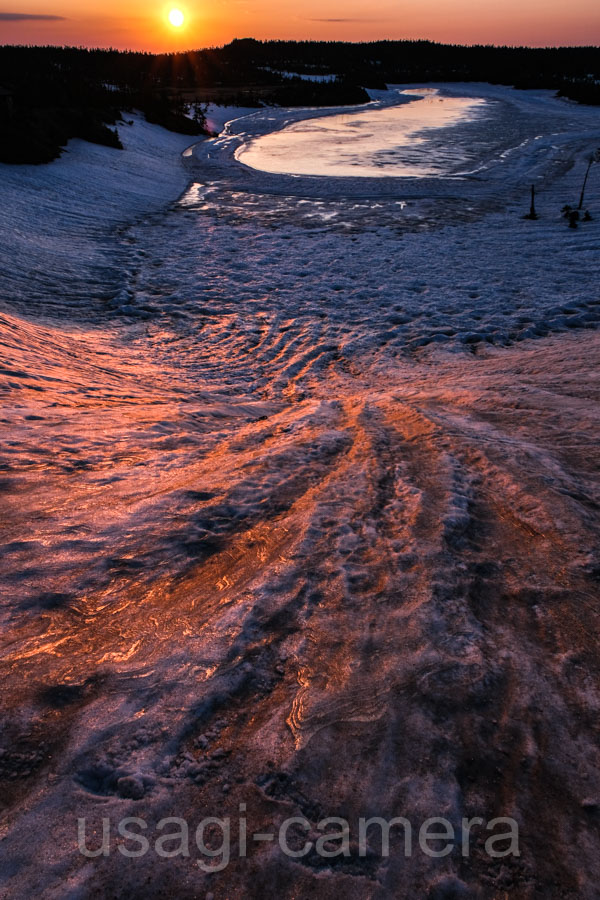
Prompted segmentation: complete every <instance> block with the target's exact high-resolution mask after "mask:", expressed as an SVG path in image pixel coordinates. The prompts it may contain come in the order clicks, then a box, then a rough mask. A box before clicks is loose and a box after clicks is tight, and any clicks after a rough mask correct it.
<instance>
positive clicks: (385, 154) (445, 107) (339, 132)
mask: <svg viewBox="0 0 600 900" xmlns="http://www.w3.org/2000/svg"><path fill="white" fill-rule="evenodd" d="M410 95H411V91H403V92H402V93H401V94H400V95H399V97H400V99H407V98H410ZM485 111H486V101H485V100H483V99H478V98H461V97H447V96H441V95H440V94H439V93H438V91H436V90H435V89H424V90H423V91H421V92H419V93H418V94H416V95H415V96H414V99H412V102H411V103H405V104H400V105H398V106H382V107H379V108H377V109H367V110H365V111H364V112H361V113H356V112H355V113H342V114H340V115H337V116H327V117H326V118H318V119H313V120H308V121H300V122H296V123H294V124H292V125H288V126H287V127H286V128H284V129H282V130H281V131H276V132H273V133H270V134H267V135H265V136H263V137H260V138H257V139H256V140H253V141H250V142H248V143H246V144H242V146H241V147H240V149H239V150H238V152H237V153H236V158H237V159H238V160H239V161H240V162H242V163H244V164H245V165H247V166H252V167H253V168H255V169H260V170H261V171H265V172H273V173H278V174H295V175H324V176H332V175H333V176H340V175H341V176H349V177H357V176H361V177H378V178H381V177H385V176H392V177H404V178H406V177H409V176H413V177H419V176H420V177H423V176H425V175H443V174H459V172H460V171H461V169H463V168H464V167H465V166H466V165H467V164H468V160H469V147H470V145H471V144H472V135H469V134H468V133H467V134H465V129H464V127H463V130H462V132H461V136H460V137H459V136H458V135H457V134H456V133H455V131H454V129H453V128H452V126H456V125H459V124H462V125H463V126H464V125H465V124H466V123H470V122H474V121H477V120H480V119H481V117H482V116H484V115H485ZM436 138H437V140H436ZM461 138H462V139H461Z"/></svg>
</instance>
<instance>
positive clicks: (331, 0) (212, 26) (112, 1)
mask: <svg viewBox="0 0 600 900" xmlns="http://www.w3.org/2000/svg"><path fill="white" fill-rule="evenodd" d="M173 7H178V8H180V9H181V10H182V11H183V12H184V13H185V14H186V24H185V26H184V27H183V28H181V29H175V28H173V27H172V26H170V25H169V23H168V18H167V17H168V13H169V10H170V9H172V8H173ZM44 16H46V17H52V16H54V17H60V18H57V19H44V18H42V17H44ZM235 37H256V38H289V39H294V38H297V39H303V38H304V39H306V38H317V39H327V40H351V41H357V40H375V39H378V38H390V39H401V38H430V39H431V40H436V41H449V42H453V43H494V44H529V45H533V46H544V45H557V44H596V45H597V44H600V3H599V2H598V0H571V2H569V3H566V2H565V0H505V2H503V3H494V4H491V3H486V2H485V0H484V2H482V0H401V2H398V0H370V2H368V3H367V2H366V0H303V2H302V3H298V2H293V3H292V2H286V0H284V2H280V0H181V2H179V0H173V2H169V0H167V2H164V0H157V2H154V3H153V2H152V0H85V3H82V2H79V0H0V44H4V43H28V44H42V43H43V44H46V43H48V44H50V43H51V44H77V45H79V44H84V45H88V46H103V47H106V46H113V47H119V48H128V47H131V48H135V49H145V50H154V51H163V50H184V49H190V48H195V47H206V46H214V45H218V44H223V43H226V42H228V41H230V40H231V39H232V38H235Z"/></svg>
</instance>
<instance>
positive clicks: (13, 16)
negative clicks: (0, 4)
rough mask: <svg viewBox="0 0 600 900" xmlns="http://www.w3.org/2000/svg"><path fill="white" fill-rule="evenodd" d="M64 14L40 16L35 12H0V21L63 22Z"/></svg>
mask: <svg viewBox="0 0 600 900" xmlns="http://www.w3.org/2000/svg"><path fill="white" fill-rule="evenodd" d="M64 21H65V17H64V16H42V15H38V14H37V13H11V12H0V22H64Z"/></svg>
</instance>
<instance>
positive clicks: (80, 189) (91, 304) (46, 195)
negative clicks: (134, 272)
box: [0, 116, 192, 317]
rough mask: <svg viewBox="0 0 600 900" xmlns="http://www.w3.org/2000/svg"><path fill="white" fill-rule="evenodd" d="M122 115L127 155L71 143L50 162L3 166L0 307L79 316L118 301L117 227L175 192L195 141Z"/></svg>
mask: <svg viewBox="0 0 600 900" xmlns="http://www.w3.org/2000/svg"><path fill="white" fill-rule="evenodd" d="M127 121H128V122H131V123H132V124H131V125H129V124H124V125H121V126H120V127H119V134H120V137H121V139H122V142H123V144H124V147H125V150H124V151H119V150H113V149H110V148H108V147H100V146H98V145H95V144H89V143H86V142H85V141H79V140H74V141H71V142H70V143H69V145H68V147H67V148H66V150H65V152H64V153H63V155H62V157H61V158H60V159H59V160H57V161H55V162H53V163H50V164H49V165H43V166H7V165H2V164H0V201H1V202H0V245H1V246H2V255H1V257H0V303H2V304H4V305H6V304H7V303H8V304H9V305H10V308H11V309H15V308H16V309H20V310H23V311H26V312H28V313H31V314H34V315H51V314H53V313H54V314H57V315H65V314H67V310H68V315H69V316H72V317H80V316H82V315H83V316H86V315H99V314H101V312H102V311H103V310H104V309H106V308H110V307H111V301H113V303H112V305H114V298H117V300H116V303H117V305H118V304H119V303H120V302H121V299H122V298H121V299H119V291H120V288H121V286H122V284H123V271H124V268H125V267H126V265H127V260H126V259H125V258H124V255H123V253H122V250H123V247H122V245H121V243H120V242H119V241H118V240H116V239H115V233H116V230H117V228H118V227H119V226H122V225H124V224H127V223H129V222H132V221H135V220H136V219H138V218H139V217H140V216H144V215H147V214H148V213H150V212H152V211H157V210H160V209H162V208H163V207H164V206H165V204H168V203H169V202H171V201H173V200H175V199H176V198H177V196H178V194H179V193H180V192H181V191H182V190H183V189H184V187H185V186H186V184H187V181H188V176H187V175H186V172H185V169H184V167H183V165H182V164H181V163H180V162H179V157H180V155H181V152H182V151H183V150H184V148H185V147H187V146H189V144H190V143H191V141H192V139H191V138H190V137H189V136H183V135H176V134H173V133H171V132H168V131H165V130H164V129H162V128H159V127H157V126H155V125H149V124H148V123H147V122H145V120H144V119H143V118H142V117H140V116H134V117H133V118H130V117H128V118H127Z"/></svg>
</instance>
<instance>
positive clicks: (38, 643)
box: [0, 85, 600, 900]
mask: <svg viewBox="0 0 600 900" xmlns="http://www.w3.org/2000/svg"><path fill="white" fill-rule="evenodd" d="M447 90H448V91H456V92H457V93H459V94H462V95H464V96H481V97H485V98H486V99H487V100H488V102H490V103H495V104H497V114H496V118H493V117H492V118H491V119H489V120H488V121H490V122H491V123H492V128H493V131H491V132H490V133H484V132H482V133H481V134H480V135H479V137H480V139H481V145H480V148H479V150H478V156H479V158H480V159H479V161H480V163H481V165H480V166H478V171H477V173H475V174H474V175H472V176H469V177H468V178H463V179H458V180H457V179H400V178H395V179H367V180H366V181H368V185H366V184H365V179H363V180H361V179H359V178H357V179H330V180H325V179H321V180H319V179H311V178H308V179H302V178H292V177H285V176H280V177H277V176H273V175H268V174H265V173H261V172H258V171H256V170H250V169H248V168H247V167H243V166H241V165H239V164H238V163H237V162H236V160H235V151H236V149H237V147H239V145H240V143H241V142H243V141H246V140H250V139H252V138H253V137H254V136H256V135H258V134H260V133H263V132H264V131H267V130H269V129H272V128H276V127H282V126H283V125H284V124H286V123H287V122H289V121H293V120H295V119H297V117H299V116H302V115H305V116H311V115H324V114H325V113H324V112H323V111H322V110H321V111H315V110H312V111H300V112H298V111H290V110H273V109H269V110H261V111H258V112H254V113H252V114H251V115H249V116H248V117H246V118H244V119H239V120H238V121H237V122H234V123H232V124H230V125H229V126H228V127H227V128H226V129H225V131H224V134H223V136H222V137H221V138H219V139H217V140H215V141H206V142H203V143H202V144H201V145H199V146H198V147H197V149H196V150H195V151H194V153H193V155H190V156H188V157H186V161H185V163H184V165H185V166H187V169H186V168H182V166H181V163H180V159H179V152H180V150H181V149H182V147H183V145H184V143H185V139H181V138H178V137H174V136H170V135H167V134H165V133H164V132H160V131H157V130H155V129H152V128H150V126H145V125H144V124H143V123H138V124H137V125H136V126H134V128H132V129H131V130H130V131H129V132H128V131H127V130H126V129H122V130H123V137H124V139H125V140H126V141H130V142H131V143H130V149H129V151H128V153H127V154H117V153H116V152H114V151H109V150H103V149H101V148H94V147H88V146H84V145H76V146H75V147H74V148H73V152H72V153H70V154H69V155H68V156H65V158H64V159H63V160H61V161H59V162H57V163H54V164H52V165H51V166H48V167H44V168H42V169H35V170H34V169H10V170H9V169H2V170H1V171H0V195H1V196H2V201H3V202H2V208H1V212H0V216H1V217H2V229H3V231H2V241H3V247H4V246H7V248H8V250H9V255H8V257H6V256H3V258H2V266H3V268H2V271H1V272H0V289H1V290H2V300H3V312H2V313H1V314H0V357H1V360H2V364H1V367H0V397H1V401H2V407H1V411H0V417H1V419H2V427H3V437H4V438H5V439H4V441H3V442H2V445H1V447H0V467H1V471H2V479H1V480H0V490H1V493H0V502H2V504H3V506H2V516H1V517H2V525H3V532H2V541H1V544H0V574H1V576H2V580H1V588H2V593H1V594H0V660H1V669H0V676H1V678H2V691H1V692H0V714H1V717H2V718H1V721H2V738H1V740H0V743H1V744H2V747H0V787H1V790H2V802H3V809H2V812H1V813H0V838H1V839H0V856H1V857H2V865H0V896H1V897H2V900H4V898H7V900H17V898H19V900H20V898H21V897H24V896H35V895H37V896H40V897H42V898H43V900H59V898H60V900H63V898H69V900H76V898H86V900H87V898H93V897H100V898H104V897H115V898H119V900H120V898H126V897H127V898H129V897H134V898H137V897H142V896H143V897H144V898H146V897H148V898H151V900H154V898H157V900H158V898H161V897H177V898H185V900H187V898H190V900H191V898H192V897H194V898H195V897H208V896H210V895H212V896H213V897H216V898H222V897H223V898H225V897H230V898H233V897H236V898H237V897H249V898H257V900H258V898H261V900H263V898H270V897H281V898H284V900H292V898H298V897H317V898H319V900H334V898H336V900H337V898H339V897H341V896H343V897H347V898H348V900H370V898H374V900H375V898H376V900H387V898H390V900H392V898H394V900H395V898H399V897H406V898H413V897H415V898H427V900H436V898H452V897H465V898H468V897H470V898H486V900H487V898H488V897H490V898H492V897H497V898H500V897H502V898H504V897H505V896H509V897H511V898H512V897H515V898H519V900H520V898H523V900H530V898H534V897H541V896H543V897H553V896H557V897H558V896H561V897H564V898H572V900H575V898H578V900H579V898H583V900H594V898H596V897H597V892H598V888H597V885H598V883H600V865H599V862H598V860H599V856H598V852H597V851H598V842H597V811H598V806H599V802H600V801H599V799H598V798H600V774H599V773H600V752H599V749H598V727H597V721H598V711H599V710H600V663H599V660H600V646H599V639H598V635H599V634H600V622H599V621H598V610H599V609H600V593H599V591H598V573H599V572H600V558H599V551H598V548H599V547H600V471H599V464H598V460H599V459H600V437H599V435H600V427H599V426H600V413H599V410H600V404H599V401H600V379H599V374H598V373H599V371H600V334H599V332H598V331H597V329H596V324H597V320H598V309H599V301H600V297H599V296H598V281H599V279H598V274H599V263H598V260H599V250H600V224H599V223H600V167H597V168H596V169H593V170H592V173H591V175H590V180H589V190H588V195H587V196H588V202H589V206H590V209H591V211H592V213H593V215H594V219H593V221H590V222H586V223H582V224H580V226H579V227H578V228H577V229H575V230H571V229H569V228H568V225H567V222H566V221H565V219H564V218H562V217H561V213H560V210H561V207H562V205H563V204H564V203H571V204H573V203H576V202H577V199H578V195H579V189H580V185H581V182H582V179H583V174H584V170H585V166H586V159H587V156H588V154H589V152H590V150H591V149H593V148H594V147H596V146H598V145H600V122H599V118H600V112H599V111H598V110H591V109H585V108H579V107H576V106H574V105H572V104H564V103H561V102H559V101H557V100H554V99H553V98H551V97H550V95H549V94H547V93H541V92H527V93H524V92H514V91H510V90H508V89H505V88H499V87H490V86H473V85H471V86H449V87H448V88H447ZM376 102H385V103H388V102H390V98H389V97H388V98H384V99H382V100H381V101H376ZM136 148H137V149H136ZM111 167H114V168H111ZM186 172H187V175H186ZM188 177H189V178H191V179H192V181H193V183H192V184H191V185H190V186H189V188H188V189H187V190H183V188H184V186H185V184H186V179H187V178H188ZM374 182H377V183H376V184H375V183H374ZM532 182H533V183H535V184H536V185H537V186H538V198H537V202H538V211H539V213H540V219H538V220H537V221H529V220H525V219H523V218H522V216H523V213H525V212H527V210H528V207H529V185H530V184H531V183H532ZM182 191H183V192H182ZM180 194H181V196H180V198H179V200H178V199H177V198H178V195H180ZM36 200H37V206H36ZM126 223H129V224H126ZM11 257H12V264H11ZM44 273H46V274H45V275H44ZM112 291H114V292H116V296H112V297H109V299H108V300H107V301H106V303H105V305H104V306H103V307H101V306H100V305H98V304H97V303H95V302H94V301H95V300H97V299H98V298H99V297H100V296H103V295H104V293H106V295H107V296H108V295H109V294H110V293H111V292H112ZM119 292H120V293H119ZM101 309H103V310H104V312H103V314H102V315H101V314H100V310H101ZM74 321H76V323H77V325H76V326H74V324H73V323H74ZM543 335H545V336H543ZM242 804H245V807H243V806H242ZM241 809H244V811H245V813H246V818H247V827H248V848H249V850H248V855H247V857H243V858H240V853H239V847H240V835H239V828H238V821H239V817H240V810H241ZM126 816H133V817H138V818H142V819H144V820H145V822H146V823H147V825H148V829H147V832H146V834H147V836H148V838H149V839H151V841H152V845H153V846H152V849H151V850H149V852H148V853H146V854H144V855H143V856H141V857H139V858H131V857H129V858H127V857H125V856H123V855H122V853H121V852H120V850H119V847H121V848H122V847H123V838H122V836H119V835H118V834H117V832H116V828H117V823H118V822H119V821H120V820H121V819H122V818H123V817H126ZM167 816H178V817H185V819H186V820H187V822H188V823H189V827H190V835H191V856H190V857H183V856H180V857H173V858H164V856H162V857H161V856H160V855H159V854H157V852H156V850H155V848H154V839H155V838H156V837H158V834H159V833H157V832H156V826H157V824H158V823H159V822H160V821H161V820H162V819H163V818H164V817H167ZM206 816H216V817H226V816H228V817H230V818H231V820H232V829H233V830H232V844H231V850H232V857H231V860H230V862H229V865H227V866H225V868H224V869H223V870H222V871H220V872H213V873H210V872H209V873H207V872H206V871H204V870H203V869H202V868H201V867H200V866H199V865H198V864H197V863H198V860H200V861H201V862H203V863H205V862H206V861H207V859H206V856H205V857H202V854H201V852H200V850H197V848H196V847H195V844H194V840H193V835H194V830H195V828H196V825H197V824H198V823H199V822H200V820H201V819H203V818H204V817H206ZM326 816H341V817H344V818H346V819H347V820H348V821H349V824H350V826H351V828H352V833H351V837H352V844H351V847H350V850H349V855H348V856H344V855H340V856H338V857H335V858H331V857H330V858H323V857H322V856H321V857H320V856H319V854H318V853H317V852H314V851H312V850H311V851H310V852H309V853H308V854H307V855H306V856H305V857H301V858H300V857H296V858H294V859H292V858H290V857H288V856H285V855H284V854H282V853H280V851H279V848H278V845H277V840H276V839H275V840H274V841H273V842H268V841H256V842H254V841H252V838H251V835H252V834H254V833H260V834H263V835H264V834H265V833H267V834H268V833H275V832H276V829H277V828H278V826H279V824H280V823H281V822H282V821H284V820H286V819H289V818H290V817H299V818H301V819H303V820H304V819H305V820H306V822H307V823H308V829H307V830H304V829H303V828H300V829H299V831H298V832H297V833H294V832H293V831H290V834H291V840H294V841H296V842H297V843H296V846H300V847H302V846H303V844H304V841H305V839H306V838H307V836H308V837H309V838H310V840H311V841H313V842H314V841H315V840H316V838H317V837H318V835H319V834H320V832H319V822H320V821H321V820H322V819H323V818H325V817H326ZM371 816H380V817H382V818H384V819H385V820H388V821H389V820H390V819H391V818H393V817H395V816H404V817H406V818H408V820H409V821H410V822H411V823H412V825H413V827H414V829H415V841H414V845H415V851H414V853H413V854H412V855H411V856H410V857H409V858H406V857H405V853H404V842H403V839H402V832H401V831H398V832H395V831H394V832H393V834H392V839H391V853H390V856H389V857H388V858H386V857H384V856H383V855H382V853H381V849H382V848H381V840H380V839H379V838H378V836H377V835H376V834H373V835H371V836H370V838H369V846H368V852H365V853H364V854H361V853H360V852H359V850H358V848H357V845H356V824H357V821H358V819H359V818H360V817H371ZM430 816H444V817H446V818H447V819H448V820H449V821H450V822H451V823H453V825H454V826H455V827H456V835H457V838H456V841H457V843H456V846H455V848H454V850H453V852H452V853H451V854H450V855H449V856H446V857H443V858H431V857H429V856H426V855H424V854H423V853H422V852H420V851H419V849H418V847H417V839H416V834H417V833H418V829H419V827H420V826H421V824H422V823H423V822H424V821H425V820H426V819H427V818H429V817H430ZM496 816H510V817H512V818H514V819H515V821H516V822H517V823H518V825H519V829H520V836H521V837H520V851H521V855H520V856H511V857H506V858H493V857H490V856H489V854H487V853H486V851H485V847H484V838H485V837H486V836H487V833H486V832H485V830H483V832H482V831H479V832H476V833H475V836H474V838H473V840H472V842H471V844H470V852H469V857H468V859H466V860H465V859H464V858H463V857H462V856H461V847H460V844H461V840H460V839H461V836H462V835H461V827H462V820H463V818H464V817H469V818H471V817H481V818H482V819H484V820H485V821H489V820H490V819H492V818H494V817H496ZM79 818H85V819H86V826H87V827H86V835H87V841H88V845H89V846H90V847H98V846H99V843H100V837H101V831H102V819H103V818H104V819H106V818H109V819H110V820H111V832H110V847H109V850H108V855H106V856H98V857H96V858H93V859H89V858H86V857H84V856H83V855H82V854H81V853H80V852H79V850H78V847H77V820H78V819H79ZM213 824H214V823H213ZM218 838H219V833H218V832H217V833H216V834H215V833H213V834H212V838H211V839H214V843H215V844H216V845H217V846H218ZM131 843H132V842H128V846H130V844H131ZM174 843H175V844H176V843H177V842H176V841H175V842H174ZM134 849H135V847H134ZM217 861H219V860H218V859H217Z"/></svg>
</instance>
